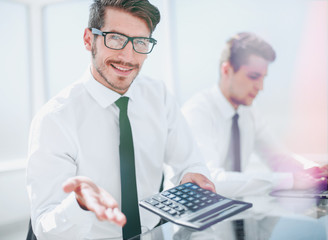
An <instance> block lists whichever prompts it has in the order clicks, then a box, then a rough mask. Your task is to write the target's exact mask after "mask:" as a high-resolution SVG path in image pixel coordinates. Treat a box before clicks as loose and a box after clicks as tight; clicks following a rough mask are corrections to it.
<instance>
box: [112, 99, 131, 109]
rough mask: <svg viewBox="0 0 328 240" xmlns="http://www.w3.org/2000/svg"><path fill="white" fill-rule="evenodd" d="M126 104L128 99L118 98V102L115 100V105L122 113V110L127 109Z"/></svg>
mask: <svg viewBox="0 0 328 240" xmlns="http://www.w3.org/2000/svg"><path fill="white" fill-rule="evenodd" d="M128 102H129V98H128V97H120V98H119V99H118V100H116V102H115V104H116V105H117V106H118V107H119V109H120V110H121V111H122V110H126V109H127V108H128Z"/></svg>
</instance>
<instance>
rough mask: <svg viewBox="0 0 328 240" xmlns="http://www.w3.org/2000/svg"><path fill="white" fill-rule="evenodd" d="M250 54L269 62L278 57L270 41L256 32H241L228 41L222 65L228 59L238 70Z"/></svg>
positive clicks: (235, 70)
mask: <svg viewBox="0 0 328 240" xmlns="http://www.w3.org/2000/svg"><path fill="white" fill-rule="evenodd" d="M250 55H256V56H259V57H262V58H264V59H265V60H267V61H269V62H273V61H274V60H275V59H276V52H275V51H274V49H273V48H272V47H271V45H270V44H269V43H267V42H266V41H264V40H263V39H262V38H260V37H259V36H257V35H255V34H254V33H249V32H241V33H238V34H237V35H235V36H234V37H232V38H230V39H229V40H228V41H227V43H226V46H225V48H224V50H223V52H222V55H221V59H220V65H222V63H223V62H227V61H228V62H229V63H230V64H231V66H232V67H233V70H234V72H237V71H238V70H239V68H240V67H241V66H242V65H244V64H247V61H248V57H249V56H250Z"/></svg>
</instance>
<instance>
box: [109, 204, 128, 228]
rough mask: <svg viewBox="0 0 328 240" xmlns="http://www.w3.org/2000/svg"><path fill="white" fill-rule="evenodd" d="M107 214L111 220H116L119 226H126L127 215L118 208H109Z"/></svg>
mask: <svg viewBox="0 0 328 240" xmlns="http://www.w3.org/2000/svg"><path fill="white" fill-rule="evenodd" d="M105 214H106V216H107V218H108V220H109V221H111V222H114V223H116V224H117V225H119V226H124V225H125V223H126V217H125V215H124V214H123V213H122V212H121V211H120V210H119V209H118V208H113V209H112V208H108V209H107V210H106V212H105Z"/></svg>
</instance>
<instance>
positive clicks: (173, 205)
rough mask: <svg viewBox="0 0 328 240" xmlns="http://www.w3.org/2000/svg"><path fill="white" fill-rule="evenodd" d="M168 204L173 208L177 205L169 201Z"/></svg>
mask: <svg viewBox="0 0 328 240" xmlns="http://www.w3.org/2000/svg"><path fill="white" fill-rule="evenodd" d="M169 206H170V207H171V208H175V207H177V205H175V204H174V203H171V204H170V205H169Z"/></svg>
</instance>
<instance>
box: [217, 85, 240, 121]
mask: <svg viewBox="0 0 328 240" xmlns="http://www.w3.org/2000/svg"><path fill="white" fill-rule="evenodd" d="M214 91H215V92H216V93H215V96H217V99H216V102H217V104H218V107H219V110H220V112H221V113H222V115H223V116H224V117H225V118H226V119H230V118H232V117H233V116H234V115H235V114H236V113H238V110H237V111H236V110H235V109H234V107H233V106H232V105H231V103H230V102H229V101H228V100H227V99H226V98H225V96H224V95H223V93H222V92H221V89H220V87H219V85H218V84H216V85H215V87H214ZM238 109H239V108H238Z"/></svg>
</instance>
